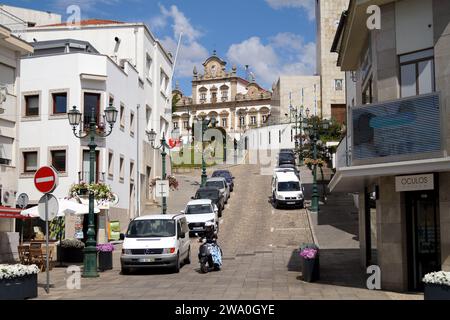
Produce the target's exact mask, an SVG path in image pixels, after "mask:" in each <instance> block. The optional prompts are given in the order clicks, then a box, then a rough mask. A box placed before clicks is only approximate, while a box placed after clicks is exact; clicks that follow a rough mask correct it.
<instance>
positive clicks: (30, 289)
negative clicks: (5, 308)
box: [0, 264, 39, 300]
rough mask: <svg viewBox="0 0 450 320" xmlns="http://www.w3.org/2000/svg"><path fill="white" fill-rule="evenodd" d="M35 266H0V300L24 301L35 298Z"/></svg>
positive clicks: (36, 271)
mask: <svg viewBox="0 0 450 320" xmlns="http://www.w3.org/2000/svg"><path fill="white" fill-rule="evenodd" d="M38 273H39V268H38V267H37V266H36V265H30V266H25V265H22V264H16V265H0V300H24V299H31V298H36V297H37V295H38V290H37V274H38Z"/></svg>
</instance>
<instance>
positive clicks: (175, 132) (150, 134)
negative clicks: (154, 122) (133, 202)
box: [146, 129, 180, 214]
mask: <svg viewBox="0 0 450 320" xmlns="http://www.w3.org/2000/svg"><path fill="white" fill-rule="evenodd" d="M146 133H147V136H148V140H149V141H150V143H151V144H152V148H153V149H154V150H160V149H161V150H162V152H161V157H162V177H161V178H162V180H163V181H164V180H166V179H167V173H166V156H167V152H166V148H167V149H170V146H169V145H168V144H167V142H166V137H165V134H164V132H163V134H162V138H161V145H160V146H158V147H155V141H156V132H155V130H153V129H152V130H151V131H146ZM172 135H173V137H174V138H175V139H176V140H178V139H179V137H180V130H179V129H174V130H173V132H172ZM162 214H167V197H166V196H163V197H162Z"/></svg>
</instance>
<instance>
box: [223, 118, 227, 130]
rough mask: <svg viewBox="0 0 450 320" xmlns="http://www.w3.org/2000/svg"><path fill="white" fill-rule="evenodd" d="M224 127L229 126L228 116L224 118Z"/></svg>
mask: <svg viewBox="0 0 450 320" xmlns="http://www.w3.org/2000/svg"><path fill="white" fill-rule="evenodd" d="M222 127H223V128H228V118H222Z"/></svg>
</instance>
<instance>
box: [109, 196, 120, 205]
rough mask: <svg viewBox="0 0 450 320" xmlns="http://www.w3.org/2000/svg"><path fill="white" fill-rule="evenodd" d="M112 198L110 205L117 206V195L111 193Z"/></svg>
mask: <svg viewBox="0 0 450 320" xmlns="http://www.w3.org/2000/svg"><path fill="white" fill-rule="evenodd" d="M113 196H114V201H111V203H110V205H111V206H112V207H116V206H117V205H118V204H119V196H118V195H117V193H113Z"/></svg>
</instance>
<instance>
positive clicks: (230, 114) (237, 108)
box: [172, 51, 272, 143]
mask: <svg viewBox="0 0 450 320" xmlns="http://www.w3.org/2000/svg"><path fill="white" fill-rule="evenodd" d="M226 64H227V63H226V62H225V61H223V60H222V59H220V58H219V57H218V56H217V54H216V52H215V51H214V53H213V55H212V56H211V57H209V58H208V59H207V60H206V61H205V62H204V63H203V66H204V73H203V74H201V73H199V72H198V70H197V68H196V67H194V70H193V78H192V96H191V97H188V96H185V95H184V94H183V92H181V90H180V88H179V86H178V85H177V87H176V88H175V90H174V91H173V98H174V99H175V102H176V105H175V106H176V109H175V112H174V113H173V115H172V122H173V127H174V128H179V129H180V132H181V136H182V138H183V140H184V142H185V143H186V142H188V141H192V125H193V123H194V122H195V121H196V120H197V119H201V118H205V117H210V118H213V117H214V119H215V120H216V123H217V124H216V126H217V127H219V128H223V129H224V130H225V131H226V133H227V135H228V136H229V137H231V138H232V139H236V141H239V140H240V139H241V137H242V135H243V134H244V133H245V132H246V131H247V130H249V129H253V128H257V127H260V126H262V125H264V124H265V123H267V122H268V120H269V117H270V116H271V100H272V93H271V92H270V91H267V90H265V89H263V88H261V87H260V86H259V85H258V84H257V83H256V82H255V79H254V78H251V79H248V80H245V79H243V78H241V77H239V76H238V75H237V67H236V66H235V65H234V66H233V67H232V69H231V71H227V69H226Z"/></svg>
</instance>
